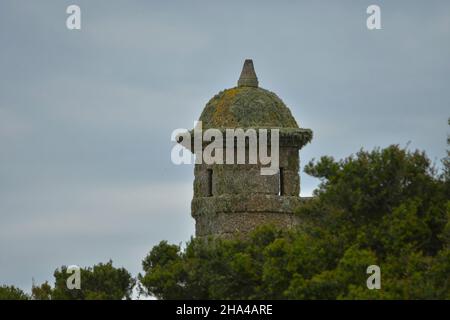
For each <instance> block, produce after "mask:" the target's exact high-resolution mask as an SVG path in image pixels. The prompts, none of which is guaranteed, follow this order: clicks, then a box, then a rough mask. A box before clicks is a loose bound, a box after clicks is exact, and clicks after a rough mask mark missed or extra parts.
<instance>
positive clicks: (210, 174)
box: [207, 169, 213, 197]
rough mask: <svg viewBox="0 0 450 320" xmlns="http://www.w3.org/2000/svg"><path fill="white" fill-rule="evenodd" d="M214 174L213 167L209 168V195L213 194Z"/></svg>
mask: <svg viewBox="0 0 450 320" xmlns="http://www.w3.org/2000/svg"><path fill="white" fill-rule="evenodd" d="M212 175H213V171H212V169H208V193H207V196H208V197H212V195H213V193H212Z"/></svg>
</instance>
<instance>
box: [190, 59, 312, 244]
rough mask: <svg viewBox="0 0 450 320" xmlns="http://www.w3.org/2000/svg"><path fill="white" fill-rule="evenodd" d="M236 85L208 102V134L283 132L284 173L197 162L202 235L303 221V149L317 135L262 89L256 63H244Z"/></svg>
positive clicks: (195, 204)
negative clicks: (239, 130)
mask: <svg viewBox="0 0 450 320" xmlns="http://www.w3.org/2000/svg"><path fill="white" fill-rule="evenodd" d="M237 84H238V85H237V87H234V88H231V89H226V90H224V91H221V92H219V93H218V94H217V95H215V96H214V97H213V98H212V99H211V100H210V101H209V102H208V103H207V104H206V107H205V109H204V110H203V112H202V114H201V116H200V119H199V120H200V121H202V125H203V130H206V129H209V128H216V129H219V130H225V129H227V128H242V129H244V130H247V129H249V128H253V129H255V130H257V129H261V128H263V129H279V170H278V172H277V173H276V174H274V175H261V172H260V169H261V164H260V162H259V160H258V163H257V164H248V162H246V163H245V164H212V165H207V164H205V163H203V164H196V165H195V169H194V175H195V180H194V197H193V200H192V204H191V209H192V216H193V218H194V219H195V222H196V226H195V228H196V236H199V237H203V236H208V235H214V236H225V237H227V236H232V235H236V234H246V233H248V232H249V231H251V230H252V229H254V228H255V227H256V226H258V225H260V224H265V223H272V224H275V225H277V226H279V227H281V228H289V227H291V226H293V225H295V224H296V223H298V221H297V217H296V216H295V215H294V210H295V208H296V207H297V206H298V205H299V204H300V202H301V199H300V196H299V195H300V181H299V180H300V178H299V150H300V149H301V148H302V147H303V146H304V145H305V144H307V143H308V142H310V140H311V139H312V131H311V130H309V129H301V128H299V126H298V124H297V122H296V121H295V119H294V117H293V116H292V114H291V112H290V110H289V109H288V108H287V107H286V105H285V104H284V103H283V101H281V99H280V98H278V96H277V95H276V94H274V93H273V92H270V91H268V90H265V89H262V88H259V87H258V78H257V76H256V73H255V70H254V67H253V62H252V60H246V61H245V63H244V66H243V68H242V72H241V76H240V78H239V81H238V83H237ZM258 139H259V136H258ZM246 147H247V149H248V144H247V145H246ZM203 148H205V144H203ZM191 150H192V149H191ZM247 151H248V150H247ZM224 153H225V152H224ZM247 159H248V158H246V160H247Z"/></svg>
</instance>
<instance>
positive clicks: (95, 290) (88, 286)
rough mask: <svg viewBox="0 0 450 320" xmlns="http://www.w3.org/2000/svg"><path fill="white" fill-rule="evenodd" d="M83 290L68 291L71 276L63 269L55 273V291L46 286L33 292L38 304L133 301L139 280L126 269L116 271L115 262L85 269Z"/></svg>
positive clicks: (82, 283)
mask: <svg viewBox="0 0 450 320" xmlns="http://www.w3.org/2000/svg"><path fill="white" fill-rule="evenodd" d="M80 271H81V288H80V289H68V288H67V279H68V278H69V277H70V276H71V273H68V272H67V267H66V266H62V267H61V268H59V269H56V270H55V272H54V274H53V275H54V277H55V285H54V288H51V286H50V285H49V284H48V283H47V282H45V283H43V284H42V285H41V286H35V287H33V288H32V297H33V299H35V300H121V299H131V294H132V290H133V287H134V285H135V280H134V279H133V277H132V276H131V274H130V273H129V272H128V271H127V270H126V269H124V268H115V267H113V265H112V261H109V262H107V263H99V264H96V265H94V266H93V267H89V268H82V269H80Z"/></svg>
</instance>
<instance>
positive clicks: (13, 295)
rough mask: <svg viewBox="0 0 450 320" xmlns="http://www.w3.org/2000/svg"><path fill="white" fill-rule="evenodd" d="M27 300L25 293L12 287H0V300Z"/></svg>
mask: <svg viewBox="0 0 450 320" xmlns="http://www.w3.org/2000/svg"><path fill="white" fill-rule="evenodd" d="M29 298H30V297H29V296H28V295H27V294H26V293H25V292H23V291H22V290H21V289H19V288H16V287H14V286H7V285H3V286H1V287H0V300H28V299H29Z"/></svg>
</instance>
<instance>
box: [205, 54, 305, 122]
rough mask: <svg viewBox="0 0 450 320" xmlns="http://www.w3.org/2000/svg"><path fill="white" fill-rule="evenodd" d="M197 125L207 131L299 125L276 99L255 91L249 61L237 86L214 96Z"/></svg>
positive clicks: (252, 69) (256, 87) (263, 90)
mask: <svg viewBox="0 0 450 320" xmlns="http://www.w3.org/2000/svg"><path fill="white" fill-rule="evenodd" d="M199 120H200V121H202V126H203V128H204V129H208V128H218V129H219V128H292V129H297V128H298V125H297V122H296V121H295V119H294V117H293V116H292V114H291V111H290V110H289V109H288V107H286V105H285V104H284V103H283V101H281V99H280V98H278V96H277V95H276V94H275V93H273V92H270V91H268V90H265V89H262V88H258V78H257V77H256V74H255V71H254V68H253V62H252V60H245V63H244V67H243V68H242V73H241V76H240V78H239V81H238V86H237V87H234V88H231V89H226V90H224V91H221V92H219V93H218V94H217V95H215V96H214V97H213V98H212V99H211V100H210V101H209V102H208V103H207V104H206V107H205V109H204V110H203V112H202V114H201V116H200V119H199Z"/></svg>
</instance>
